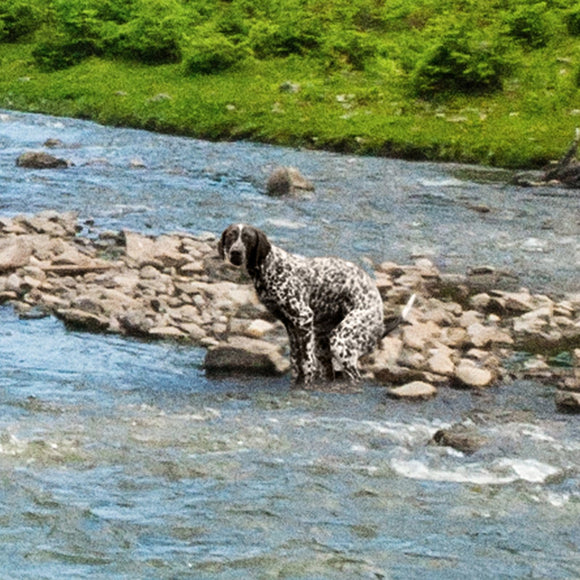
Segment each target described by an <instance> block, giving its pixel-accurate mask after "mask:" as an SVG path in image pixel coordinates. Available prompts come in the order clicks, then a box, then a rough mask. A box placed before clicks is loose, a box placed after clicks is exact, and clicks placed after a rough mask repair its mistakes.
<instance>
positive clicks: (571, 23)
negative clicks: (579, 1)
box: [564, 6, 580, 36]
mask: <svg viewBox="0 0 580 580" xmlns="http://www.w3.org/2000/svg"><path fill="white" fill-rule="evenodd" d="M564 22H565V23H566V28H567V29H568V33H569V34H571V35H572V36H580V6H577V7H576V8H572V9H571V10H569V11H568V12H566V14H565V15H564Z"/></svg>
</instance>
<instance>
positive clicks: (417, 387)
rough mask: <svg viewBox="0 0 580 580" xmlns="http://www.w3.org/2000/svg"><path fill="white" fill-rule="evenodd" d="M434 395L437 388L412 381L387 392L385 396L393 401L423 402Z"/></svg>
mask: <svg viewBox="0 0 580 580" xmlns="http://www.w3.org/2000/svg"><path fill="white" fill-rule="evenodd" d="M436 394H437V388H436V387H434V386H433V385H431V384H429V383H425V382H423V381H413V382H412V383H407V384H406V385H403V386H401V387H395V388H392V389H388V390H387V395H388V396H389V397H391V398H395V399H413V400H425V399H430V398H431V397H434V396H435V395H436Z"/></svg>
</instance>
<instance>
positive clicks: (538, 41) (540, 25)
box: [505, 2, 556, 48]
mask: <svg viewBox="0 0 580 580" xmlns="http://www.w3.org/2000/svg"><path fill="white" fill-rule="evenodd" d="M505 22H506V24H507V27H508V32H509V35H510V36H511V37H513V38H515V39H517V40H519V41H521V42H523V43H524V44H527V45H528V46H530V47H531V48H541V47H542V46H546V44H548V41H549V40H550V38H551V37H552V35H553V34H554V30H555V26H556V22H555V17H554V15H553V14H552V13H550V12H549V11H548V8H547V5H546V3H545V2H534V3H532V4H529V5H528V4H524V5H522V6H519V7H518V8H516V9H515V10H514V11H513V13H510V14H508V15H507V16H506V17H505Z"/></svg>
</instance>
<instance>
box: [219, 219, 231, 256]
mask: <svg viewBox="0 0 580 580" xmlns="http://www.w3.org/2000/svg"><path fill="white" fill-rule="evenodd" d="M231 227H232V226H228V227H227V228H226V229H225V230H224V231H223V232H222V236H221V238H220V240H219V242H218V247H217V250H218V254H219V257H220V258H221V259H222V260H225V259H226V253H225V246H226V236H227V234H228V232H229V230H230V228H231Z"/></svg>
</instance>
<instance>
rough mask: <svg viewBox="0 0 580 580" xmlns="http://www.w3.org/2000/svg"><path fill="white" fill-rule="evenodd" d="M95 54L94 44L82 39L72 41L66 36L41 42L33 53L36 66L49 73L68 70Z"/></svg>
mask: <svg viewBox="0 0 580 580" xmlns="http://www.w3.org/2000/svg"><path fill="white" fill-rule="evenodd" d="M94 54H96V48H95V45H94V43H92V42H90V41H87V40H82V39H79V40H71V39H69V38H67V37H64V36H56V37H55V38H52V39H50V40H46V41H44V42H39V43H38V44H37V45H36V46H35V47H34V49H33V51H32V57H33V58H34V60H35V62H36V64H37V65H38V66H39V68H40V69H42V70H44V71H47V72H51V71H56V70H61V69H65V68H68V67H70V66H73V65H75V64H78V63H79V62H81V61H82V60H84V59H85V58H87V57H88V56H92V55H94Z"/></svg>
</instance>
